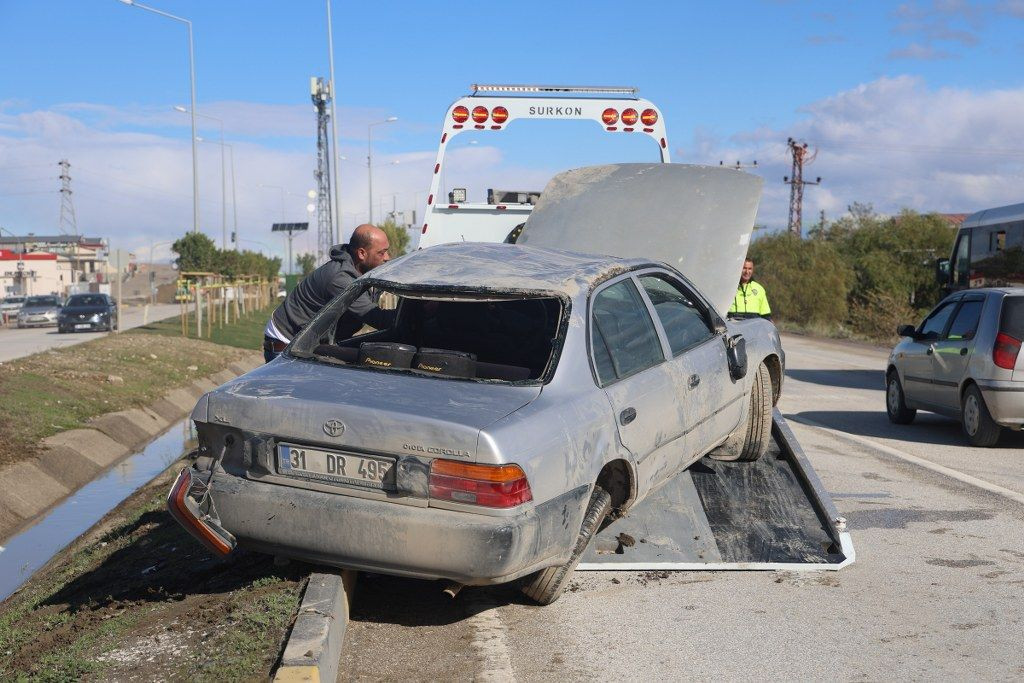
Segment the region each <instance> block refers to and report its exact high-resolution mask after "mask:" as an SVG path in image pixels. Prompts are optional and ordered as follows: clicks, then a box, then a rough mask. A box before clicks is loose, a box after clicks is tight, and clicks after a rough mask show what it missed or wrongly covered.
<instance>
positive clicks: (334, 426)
mask: <svg viewBox="0 0 1024 683" xmlns="http://www.w3.org/2000/svg"><path fill="white" fill-rule="evenodd" d="M344 433H345V423H344V422H342V421H341V420H328V421H327V422H324V434H326V435H327V436H333V437H339V436H341V435H342V434H344Z"/></svg>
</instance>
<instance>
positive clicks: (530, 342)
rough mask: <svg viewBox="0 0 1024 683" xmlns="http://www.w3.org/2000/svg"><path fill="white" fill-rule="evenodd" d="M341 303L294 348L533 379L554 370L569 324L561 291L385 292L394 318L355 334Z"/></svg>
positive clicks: (445, 373) (432, 372) (332, 359)
mask: <svg viewBox="0 0 1024 683" xmlns="http://www.w3.org/2000/svg"><path fill="white" fill-rule="evenodd" d="M374 296H376V294H374ZM339 298H340V299H345V298H346V296H345V295H344V294H343V295H342V296H341V297H339ZM350 298H351V297H350ZM338 303H339V300H337V299H336V300H335V302H334V304H332V305H331V306H328V308H327V309H325V311H324V313H322V314H321V315H320V316H318V317H317V318H316V319H314V320H313V321H312V322H311V323H310V325H309V327H308V328H307V329H306V330H305V331H304V332H303V333H301V334H300V335H299V336H298V337H297V338H296V341H295V343H294V344H293V345H292V349H291V353H292V354H293V355H296V356H299V357H303V358H312V359H315V360H319V361H323V362H328V363H332V364H342V365H350V366H359V367H363V368H369V369H376V370H385V371H405V372H413V373H416V374H422V375H427V376H439V377H446V378H460V379H475V380H483V381H494V382H530V383H533V382H539V381H542V380H544V379H546V378H549V377H550V375H551V373H552V372H553V371H554V364H555V362H556V361H557V358H556V355H557V354H556V352H557V351H558V350H559V349H560V346H561V344H560V339H561V337H562V335H563V334H564V327H565V325H564V311H563V302H562V300H561V299H559V298H557V297H554V296H503V295H492V294H484V293H480V294H478V295H474V294H472V293H459V294H457V295H447V294H445V295H439V294H437V293H428V292H422V293H421V292H415V291H412V292H409V291H403V292H401V293H397V292H388V291H384V292H381V294H380V299H379V304H380V307H381V309H383V310H385V311H392V313H390V314H389V316H391V318H392V319H391V320H389V321H387V324H386V325H383V326H382V328H383V329H374V328H372V327H370V326H369V325H362V326H361V327H360V328H359V329H357V330H356V331H355V332H354V333H352V332H349V331H348V330H350V329H351V328H352V327H353V322H352V319H351V317H352V316H351V314H349V315H348V316H346V315H345V312H346V309H347V305H337V304H338ZM357 324H358V323H357Z"/></svg>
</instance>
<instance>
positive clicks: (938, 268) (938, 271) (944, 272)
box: [935, 258, 949, 284]
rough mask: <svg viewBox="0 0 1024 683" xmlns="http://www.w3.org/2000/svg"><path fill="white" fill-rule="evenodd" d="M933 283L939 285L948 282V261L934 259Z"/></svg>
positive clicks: (946, 259) (945, 259)
mask: <svg viewBox="0 0 1024 683" xmlns="http://www.w3.org/2000/svg"><path fill="white" fill-rule="evenodd" d="M935 281H936V282H938V283H940V284H946V283H947V282H949V259H948V258H940V259H935Z"/></svg>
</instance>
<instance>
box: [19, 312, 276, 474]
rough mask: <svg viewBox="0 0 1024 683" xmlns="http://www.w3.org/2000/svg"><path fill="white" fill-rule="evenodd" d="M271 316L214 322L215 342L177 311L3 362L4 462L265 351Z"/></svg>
mask: <svg viewBox="0 0 1024 683" xmlns="http://www.w3.org/2000/svg"><path fill="white" fill-rule="evenodd" d="M268 315H270V309H266V310H265V311H257V312H253V313H251V314H249V315H248V316H245V317H243V318H242V319H240V320H238V321H236V322H233V323H231V324H230V325H225V326H223V327H222V328H219V329H217V328H215V329H214V339H213V341H208V340H205V339H204V340H199V339H194V338H188V337H182V336H181V328H180V323H179V322H178V319H177V318H172V319H170V320H167V321H160V322H154V323H151V324H149V325H145V326H143V327H140V328H135V329H133V330H129V331H127V332H125V333H124V334H111V335H107V336H105V337H101V338H99V339H95V340H93V341H89V342H86V343H84V344H77V345H75V346H69V347H66V348H62V349H53V350H50V351H44V352H42V353H37V354H33V355H31V356H26V357H24V358H19V359H17V360H13V361H10V362H7V363H2V364H0V415H3V416H4V419H3V420H0V467H2V466H3V465H6V464H8V463H12V462H17V461H19V460H24V459H26V458H29V457H31V456H32V455H33V454H35V452H36V450H37V449H38V444H39V442H40V440H41V439H43V438H45V437H47V436H50V435H52V434H56V433H57V432H62V431H65V430H68V429H75V428H77V427H82V426H84V425H85V424H86V422H87V421H88V420H89V418H91V417H95V416H97V415H102V414H103V413H109V412H113V411H117V410H125V409H127V408H136V407H141V406H145V405H148V404H150V403H152V402H153V401H155V400H156V399H158V398H160V397H161V396H163V395H164V394H166V393H167V392H168V391H171V390H172V389H175V388H177V387H181V386H186V385H188V384H190V383H191V382H193V381H195V380H196V379H199V378H200V377H206V376H208V375H211V374H213V373H215V372H218V371H219V370H223V369H224V368H226V367H227V366H228V365H230V364H231V363H233V362H235V361H237V360H239V359H241V358H243V357H244V356H245V355H246V353H247V352H255V351H259V349H260V344H261V342H262V335H263V332H262V330H263V325H265V324H266V320H267V316H268ZM193 331H194V330H193Z"/></svg>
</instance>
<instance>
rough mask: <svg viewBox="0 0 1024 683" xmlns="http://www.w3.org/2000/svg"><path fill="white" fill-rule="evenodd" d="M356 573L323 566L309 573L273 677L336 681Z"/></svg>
mask: <svg viewBox="0 0 1024 683" xmlns="http://www.w3.org/2000/svg"><path fill="white" fill-rule="evenodd" d="M357 576H358V573H357V572H355V571H354V570H351V569H336V570H325V571H323V572H314V573H313V574H310V575H309V583H308V584H307V585H306V592H305V593H304V594H303V596H302V604H301V605H299V612H298V615H297V616H296V617H295V624H294V625H293V626H292V630H291V633H289V634H288V639H287V641H286V642H285V646H284V653H283V654H282V655H281V664H280V665H279V666H278V667H277V671H275V672H274V681H276V682H278V683H293V682H294V681H311V682H313V683H322V682H325V681H336V680H337V679H338V673H339V670H340V666H341V648H342V645H343V644H344V642H345V627H346V626H347V625H348V612H349V605H350V604H351V602H352V595H353V593H354V592H355V583H356V577H357Z"/></svg>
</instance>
